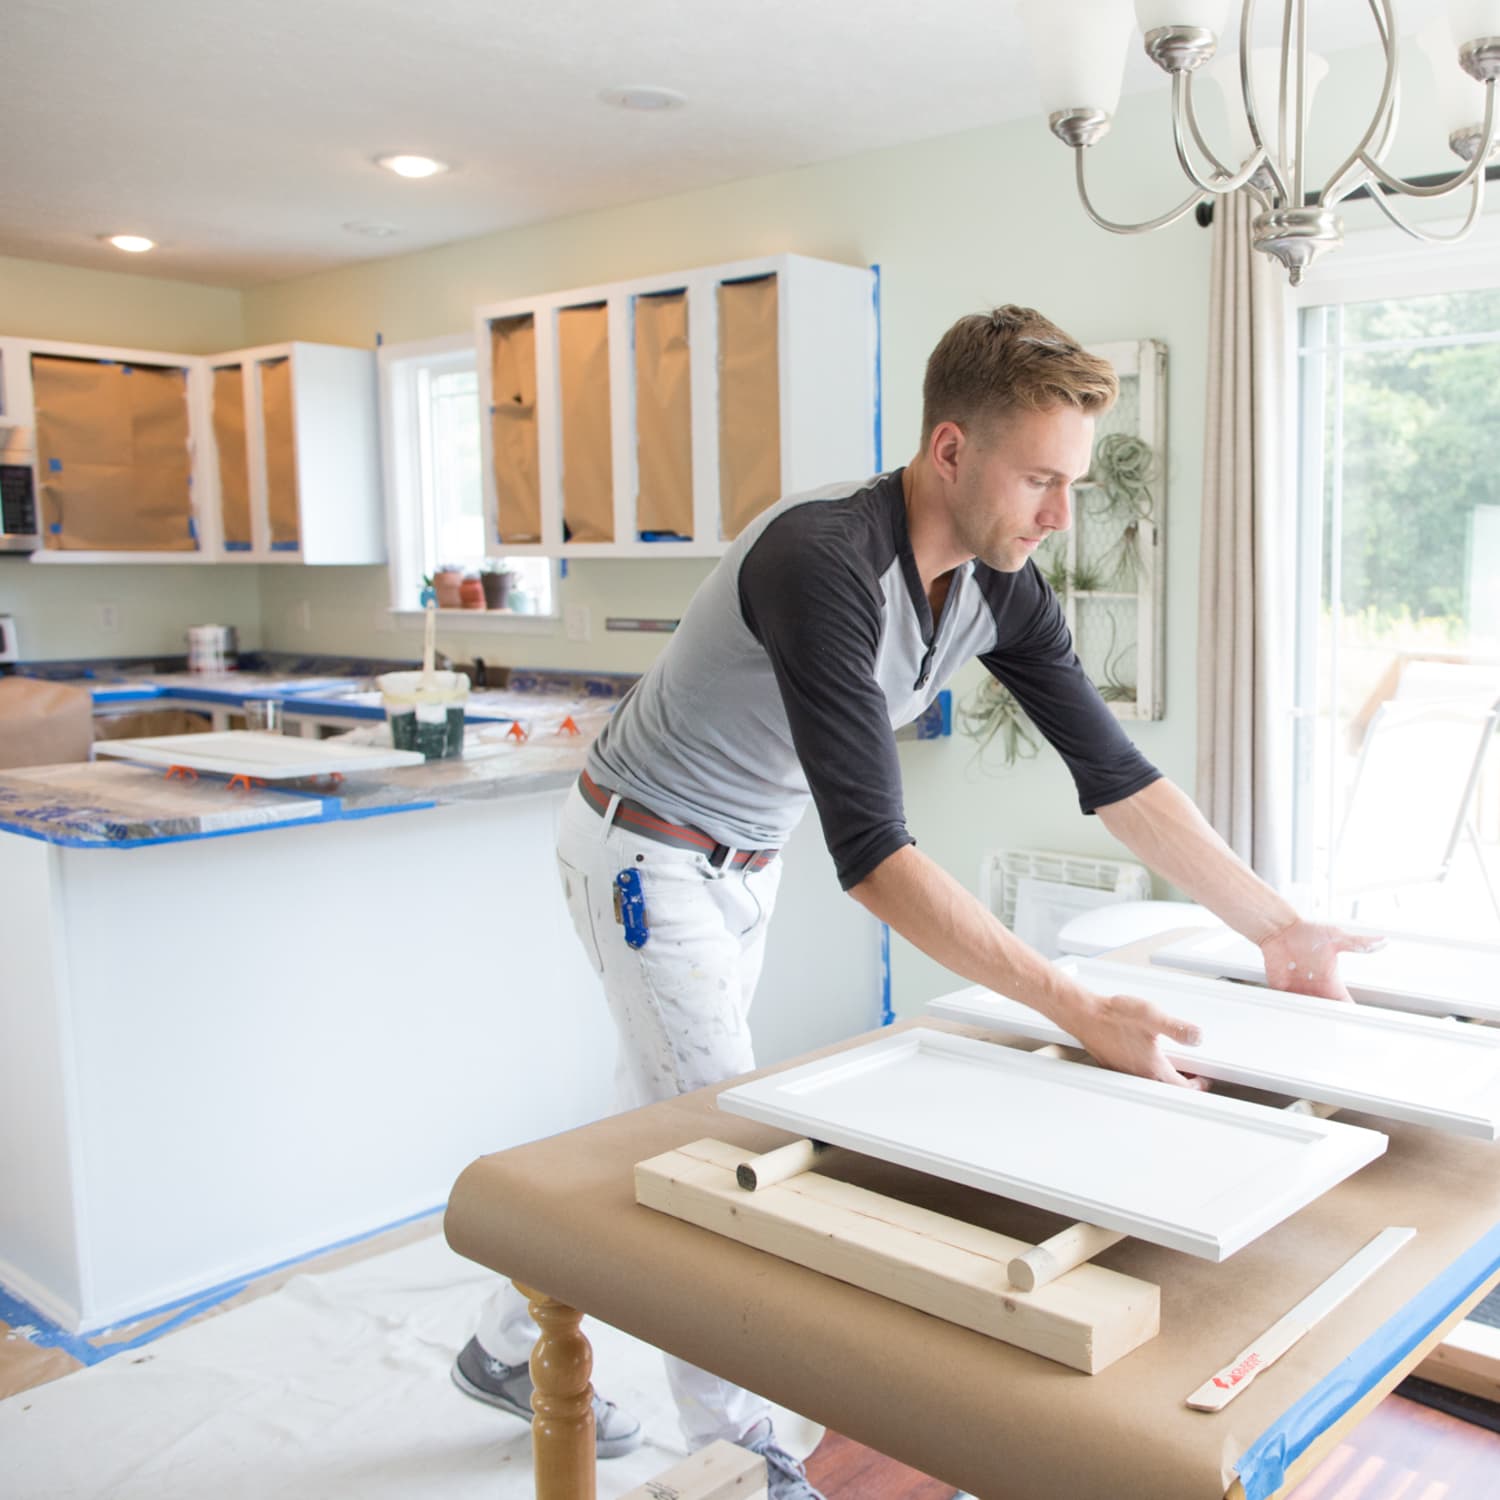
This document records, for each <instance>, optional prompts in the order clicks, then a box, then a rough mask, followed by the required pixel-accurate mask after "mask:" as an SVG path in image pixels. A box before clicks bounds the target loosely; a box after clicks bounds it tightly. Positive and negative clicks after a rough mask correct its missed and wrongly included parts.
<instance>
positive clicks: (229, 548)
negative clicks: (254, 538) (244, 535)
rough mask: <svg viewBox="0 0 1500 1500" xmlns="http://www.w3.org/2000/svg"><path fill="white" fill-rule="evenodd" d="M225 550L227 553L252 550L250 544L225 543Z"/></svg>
mask: <svg viewBox="0 0 1500 1500" xmlns="http://www.w3.org/2000/svg"><path fill="white" fill-rule="evenodd" d="M224 550H225V551H226V552H248V551H249V550H250V543H249V542H225V543H224Z"/></svg>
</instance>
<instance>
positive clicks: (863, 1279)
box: [635, 1140, 1161, 1374]
mask: <svg viewBox="0 0 1500 1500" xmlns="http://www.w3.org/2000/svg"><path fill="white" fill-rule="evenodd" d="M745 1157H746V1153H745V1151H744V1150H743V1148H741V1147H737V1146H729V1145H725V1144H724V1143H723V1142H722V1141H715V1140H701V1141H695V1142H693V1143H692V1144H691V1145H688V1146H684V1147H682V1148H681V1149H680V1150H677V1151H668V1152H665V1153H663V1154H662V1155H661V1156H656V1157H653V1158H651V1159H650V1160H649V1161H643V1162H640V1163H639V1164H638V1165H637V1166H636V1169H635V1189H636V1201H637V1202H638V1203H641V1204H643V1205H644V1206H645V1207H647V1208H654V1209H656V1210H658V1211H659V1212H661V1213H666V1214H670V1215H672V1216H673V1217H674V1218H678V1219H683V1220H685V1221H687V1222H688V1223H690V1224H696V1225H698V1227H699V1228H701V1229H709V1230H712V1231H714V1232H715V1233H716V1234H722V1235H725V1236H727V1237H728V1238H730V1239H734V1240H737V1241H738V1242H739V1243H741V1244H745V1245H750V1246H752V1247H753V1248H754V1249H757V1250H765V1251H768V1252H769V1253H771V1254H774V1255H779V1256H780V1257H781V1258H782V1259H783V1260H790V1261H792V1262H794V1263H795V1264H797V1265H801V1266H806V1267H808V1268H809V1269H810V1270H814V1271H820V1272H822V1273H823V1274H824V1275H826V1276H832V1277H834V1278H835V1279H837V1280H839V1281H845V1282H848V1283H850V1284H851V1285H853V1286H859V1287H863V1288H864V1289H865V1290H866V1291H870V1292H875V1293H877V1294H878V1295H880V1296H883V1297H889V1298H890V1299H891V1300H893V1301H896V1302H901V1303H903V1304H904V1305H906V1306H908V1307H915V1308H917V1309H918V1310H919V1311H921V1312H925V1313H930V1314H931V1315H932V1316H933V1317H937V1318H942V1319H943V1320H944V1321H946V1322H949V1323H956V1324H958V1325H960V1326H961V1327H964V1328H971V1329H973V1330H975V1331H976V1332H978V1333H983V1334H987V1335H989V1336H990V1337H992V1338H998V1339H1003V1340H1004V1341H1005V1342H1006V1343H1009V1344H1014V1345H1016V1346H1017V1347H1019V1348H1022V1349H1027V1350H1029V1351H1031V1352H1032V1353H1034V1354H1040V1355H1043V1356H1045V1357H1046V1358H1047V1359H1052V1360H1056V1361H1058V1362H1059V1363H1060V1364H1064V1365H1068V1366H1069V1367H1071V1368H1072V1369H1075V1370H1083V1371H1085V1372H1087V1373H1089V1374H1095V1373H1097V1372H1098V1371H1100V1370H1102V1369H1104V1368H1106V1367H1107V1366H1108V1365H1110V1364H1113V1363H1114V1361H1115V1360H1117V1359H1119V1358H1120V1357H1121V1356H1122V1355H1124V1354H1128V1353H1129V1352H1130V1351H1131V1350H1132V1349H1134V1348H1137V1347H1138V1346H1139V1345H1141V1344H1143V1343H1145V1342H1146V1340H1147V1339H1150V1338H1154V1337H1155V1336H1156V1332H1157V1329H1158V1327H1159V1325H1160V1316H1161V1294H1160V1291H1159V1290H1158V1288H1157V1287H1155V1286H1154V1285H1152V1283H1150V1282H1149V1281H1141V1280H1140V1279H1139V1278H1137V1277H1133V1276H1124V1275H1122V1274H1120V1273H1119V1272H1118V1271H1109V1270H1105V1269H1104V1267H1102V1266H1093V1265H1085V1266H1079V1267H1078V1268H1077V1269H1075V1270H1073V1271H1071V1272H1069V1273H1068V1275H1067V1276H1065V1277H1063V1278H1061V1279H1060V1280H1058V1281H1055V1282H1053V1283H1052V1284H1051V1285H1049V1286H1045V1287H1041V1288H1039V1289H1038V1290H1036V1291H1034V1292H1021V1291H1017V1290H1015V1289H1014V1288H1012V1287H1011V1286H1010V1283H1009V1270H1008V1267H1009V1264H1010V1261H1011V1258H1012V1257H1013V1256H1016V1255H1019V1254H1021V1253H1023V1252H1024V1251H1026V1250H1028V1249H1030V1248H1031V1247H1030V1246H1029V1245H1027V1244H1025V1243H1024V1242H1023V1241H1021V1240H1018V1239H1014V1238H1012V1237H1011V1236H1010V1235H1004V1234H997V1233H995V1232H994V1231H993V1230H988V1229H982V1228H979V1227H977V1226H975V1225H972V1224H965V1223H962V1222H960V1221H959V1220H956V1219H951V1218H948V1217H947V1216H946V1215H943V1214H937V1213H933V1212H931V1211H930V1210H928V1209H923V1208H916V1207H913V1206H912V1205H910V1204H906V1203H902V1202H900V1201H898V1200H897V1199H894V1198H887V1197H885V1196H883V1195H882V1194H880V1193H874V1192H871V1191H870V1190H869V1189H868V1188H861V1187H856V1186H853V1185H852V1184H850V1183H846V1182H838V1181H836V1180H835V1179H833V1178H831V1177H823V1176H821V1175H820V1174H819V1173H817V1172H802V1173H799V1174H798V1175H797V1176H795V1177H792V1178H789V1179H788V1180H787V1181H785V1182H780V1183H777V1184H775V1185H774V1186H771V1187H765V1188H761V1189H760V1190H758V1191H757V1192H754V1193H747V1192H744V1191H743V1190H742V1189H741V1188H740V1187H738V1186H737V1184H736V1182H735V1167H736V1166H737V1165H738V1164H739V1163H740V1162H742V1161H744V1160H745Z"/></svg>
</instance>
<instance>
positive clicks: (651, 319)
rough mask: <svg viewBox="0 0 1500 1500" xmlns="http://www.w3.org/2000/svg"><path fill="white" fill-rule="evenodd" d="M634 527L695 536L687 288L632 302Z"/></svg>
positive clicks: (642, 529) (640, 298) (639, 298)
mask: <svg viewBox="0 0 1500 1500" xmlns="http://www.w3.org/2000/svg"><path fill="white" fill-rule="evenodd" d="M635 434H636V470H637V477H638V480H639V489H638V490H637V492H636V503H635V514H636V529H637V530H638V531H667V532H672V533H674V534H676V535H677V536H685V537H690V536H692V534H693V408H692V390H691V370H690V354H689V346H688V310H687V293H686V292H659V293H657V294H655V295H654V296H649V297H637V298H636V300H635Z"/></svg>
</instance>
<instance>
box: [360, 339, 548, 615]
mask: <svg viewBox="0 0 1500 1500" xmlns="http://www.w3.org/2000/svg"><path fill="white" fill-rule="evenodd" d="M380 377H381V401H382V415H383V428H384V433H385V443H386V492H387V495H388V497H389V504H390V517H389V530H390V536H391V569H390V572H391V607H392V608H393V609H397V610H417V609H420V608H421V596H422V589H423V586H424V583H425V581H426V580H428V579H430V578H432V576H433V575H434V574H435V573H437V572H438V571H439V569H447V568H452V569H456V570H458V571H459V572H460V573H462V574H463V575H465V576H466V577H467V576H469V575H475V576H480V577H481V578H482V575H483V574H484V573H485V572H489V573H493V574H498V575H500V577H501V578H502V579H505V582H504V583H502V584H501V586H500V587H499V588H498V589H497V588H496V585H495V582H494V581H492V582H491V584H490V591H489V597H490V598H491V599H499V598H503V599H504V603H503V605H502V606H501V607H499V608H487V609H477V608H476V609H466V610H463V611H462V612H461V613H462V616H464V617H468V618H471V619H473V620H474V621H476V622H478V621H510V622H522V623H524V620H525V619H526V617H534V616H550V617H554V618H555V616H556V613H557V604H556V599H557V589H556V576H555V571H554V567H555V565H554V564H553V563H552V561H551V560H550V559H548V558H545V557H495V556H488V555H487V554H486V548H485V526H484V498H483V497H484V485H483V478H482V471H481V465H482V461H483V460H482V456H481V455H482V445H481V443H480V429H479V374H478V369H477V366H476V357H475V353H474V344H473V341H472V340H471V339H468V338H466V337H463V336H462V335H460V336H458V337H455V338H449V339H434V340H430V341H426V342H423V343H414V344H396V345H387V346H385V347H384V348H382V349H381V351H380ZM505 575H509V577H508V579H507V578H505ZM506 585H508V587H507V586H506ZM471 592H472V591H471ZM441 603H442V601H440V604H441Z"/></svg>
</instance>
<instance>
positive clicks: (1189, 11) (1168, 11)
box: [1135, 0, 1229, 37]
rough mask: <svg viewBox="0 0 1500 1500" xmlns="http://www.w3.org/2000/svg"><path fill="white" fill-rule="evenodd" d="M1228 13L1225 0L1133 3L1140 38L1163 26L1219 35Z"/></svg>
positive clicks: (1149, 0)
mask: <svg viewBox="0 0 1500 1500" xmlns="http://www.w3.org/2000/svg"><path fill="white" fill-rule="evenodd" d="M1228 14H1229V0H1135V18H1136V21H1137V23H1138V24H1139V26H1140V28H1141V35H1142V36H1145V35H1147V34H1148V33H1150V32H1153V31H1157V30H1159V29H1160V28H1161V27H1163V26H1196V27H1198V28H1199V29H1200V30H1202V31H1211V32H1213V34H1214V35H1215V36H1216V37H1218V36H1222V35H1223V34H1224V21H1225V18H1226V17H1227V16H1228Z"/></svg>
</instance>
